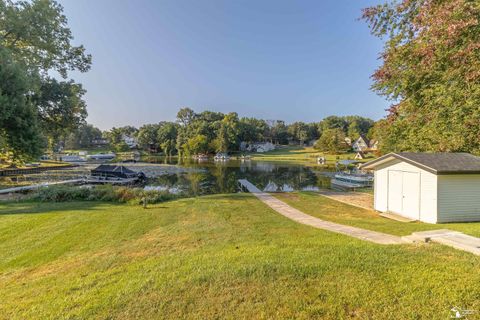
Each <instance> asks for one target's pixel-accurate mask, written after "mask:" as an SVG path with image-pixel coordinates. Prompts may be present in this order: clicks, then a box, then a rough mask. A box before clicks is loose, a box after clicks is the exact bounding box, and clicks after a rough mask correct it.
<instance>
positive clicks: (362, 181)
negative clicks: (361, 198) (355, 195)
mask: <svg viewBox="0 0 480 320" xmlns="http://www.w3.org/2000/svg"><path fill="white" fill-rule="evenodd" d="M358 163H359V161H355V160H341V161H338V162H337V164H336V167H337V172H336V173H335V175H334V176H333V179H332V180H331V184H332V187H333V188H335V187H340V188H343V189H355V188H365V187H371V186H372V185H373V175H372V174H370V173H366V172H362V171H359V170H358V169H357V168H352V166H354V165H356V164H358ZM342 169H343V171H342Z"/></svg>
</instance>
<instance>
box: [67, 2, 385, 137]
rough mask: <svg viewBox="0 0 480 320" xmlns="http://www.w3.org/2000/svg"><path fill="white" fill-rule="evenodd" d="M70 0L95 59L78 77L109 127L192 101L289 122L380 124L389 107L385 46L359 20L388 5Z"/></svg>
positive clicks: (78, 30) (94, 119)
mask: <svg viewBox="0 0 480 320" xmlns="http://www.w3.org/2000/svg"><path fill="white" fill-rule="evenodd" d="M59 2H60V3H61V4H62V5H63V6H64V8H65V14H66V16H67V18H68V19H69V25H70V27H71V29H72V31H73V34H74V36H75V40H74V43H75V44H80V43H81V44H84V45H85V47H86V48H87V50H88V52H89V53H91V54H92V55H93V66H92V70H91V71H90V72H88V73H86V74H77V73H75V74H73V75H72V76H73V77H74V78H75V80H77V81H79V82H81V83H82V84H83V85H84V87H85V89H86V90H87V91H88V93H87V94H86V101H87V104H88V112H89V117H88V121H89V122H90V123H93V124H94V125H96V126H98V127H100V128H102V129H108V128H110V127H112V126H122V125H127V124H131V125H135V126H137V127H138V126H140V125H142V124H144V123H155V122H159V121H168V120H174V119H175V115H176V112H177V111H178V109H179V108H180V107H184V106H188V107H190V108H192V109H194V110H196V111H202V110H206V109H208V110H214V111H221V112H230V111H235V112H237V113H238V114H239V115H240V116H254V117H258V118H263V119H282V120H285V121H287V122H293V121H306V122H312V121H320V120H321V119H322V118H324V117H326V116H328V115H332V114H336V115H349V114H358V115H362V116H367V117H371V118H374V119H379V118H381V117H383V115H384V114H385V111H384V109H385V108H386V107H387V106H388V102H387V101H385V100H384V99H383V98H382V97H378V96H377V95H376V94H375V93H373V92H371V91H370V86H371V84H372V81H371V79H370V75H371V74H372V73H373V71H374V69H375V68H376V67H377V66H378V65H379V63H380V61H379V60H378V59H377V58H378V54H379V52H380V51H381V49H382V42H381V41H380V40H379V39H376V38H374V37H373V36H371V35H370V34H369V31H368V28H367V26H366V24H365V23H364V22H363V21H358V20H357V19H358V17H359V16H360V14H361V8H362V7H365V6H368V5H371V4H375V3H378V1H351V0H336V1H335V0H331V1H327V0H316V1H293V0H291V1H283V0H272V1H271V0H268V1H267V0H263V1H259V0H257V1H244V0H229V1H227V0H225V1H217V0H215V1H214V0H191V1H187V0H151V1H147V0H136V1H133V0H81V1H80V0H60V1H59Z"/></svg>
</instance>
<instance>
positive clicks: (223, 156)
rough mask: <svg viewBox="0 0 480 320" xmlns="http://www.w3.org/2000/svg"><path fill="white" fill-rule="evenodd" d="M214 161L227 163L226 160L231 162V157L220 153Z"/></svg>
mask: <svg viewBox="0 0 480 320" xmlns="http://www.w3.org/2000/svg"><path fill="white" fill-rule="evenodd" d="M213 160H216V161H226V160H230V156H229V155H228V154H227V153H225V152H219V153H217V154H216V155H215V157H213Z"/></svg>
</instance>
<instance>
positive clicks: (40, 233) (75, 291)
mask: <svg viewBox="0 0 480 320" xmlns="http://www.w3.org/2000/svg"><path fill="white" fill-rule="evenodd" d="M299 196H302V197H303V196H305V197H311V195H303V194H301V195H299ZM479 269H480V257H476V256H473V255H471V254H468V253H465V252H461V251H457V250H454V249H451V248H448V247H444V246H440V245H435V244H433V245H428V246H414V245H401V246H381V245H376V244H372V243H368V242H364V241H361V240H357V239H353V238H349V237H346V236H343V235H339V234H334V233H330V232H327V231H322V230H318V229H314V228H311V227H308V226H304V225H300V224H297V223H295V222H293V221H290V220H288V219H286V218H284V217H282V216H280V215H279V214H277V213H275V212H274V211H272V210H271V209H269V208H268V207H267V206H266V205H264V204H263V203H261V202H260V201H258V200H257V199H256V198H254V197H253V196H252V195H249V194H234V195H215V196H206V197H199V198H192V199H182V200H177V201H172V202H166V203H162V204H159V205H155V206H152V207H151V208H149V209H146V210H145V209H142V208H141V207H136V206H129V205H117V204H108V203H96V202H71V203H53V204H52V203H44V204H39V203H28V202H23V203H22V202H20V203H2V204H0V297H1V303H0V318H3V319H85V318H96V319H98V318H101V319H160V318H162V319H164V318H170V319H183V318H194V319H211V318H216V319H218V318H230V319H257V318H270V319H272V318H276V319H281V318H288V319H312V318H322V319H345V318H359V319H365V318H369V319H421V318H423V319H446V318H448V314H449V309H450V308H451V307H452V306H454V305H457V306H460V307H464V308H468V309H476V310H479V309H480V299H479V297H480V286H478V283H479V282H480V272H479Z"/></svg>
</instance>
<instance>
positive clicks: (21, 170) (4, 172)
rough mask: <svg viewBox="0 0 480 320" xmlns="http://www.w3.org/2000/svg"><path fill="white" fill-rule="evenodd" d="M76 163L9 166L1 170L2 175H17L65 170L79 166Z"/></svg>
mask: <svg viewBox="0 0 480 320" xmlns="http://www.w3.org/2000/svg"><path fill="white" fill-rule="evenodd" d="M77 166H78V165H76V164H72V163H69V164H61V165H58V166H48V167H41V166H40V167H31V168H8V169H1V170H0V177H7V176H16V175H23V174H35V173H41V172H44V171H49V170H63V169H71V168H73V167H77Z"/></svg>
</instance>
